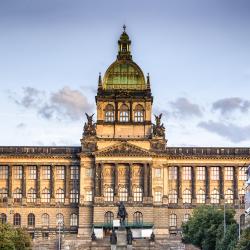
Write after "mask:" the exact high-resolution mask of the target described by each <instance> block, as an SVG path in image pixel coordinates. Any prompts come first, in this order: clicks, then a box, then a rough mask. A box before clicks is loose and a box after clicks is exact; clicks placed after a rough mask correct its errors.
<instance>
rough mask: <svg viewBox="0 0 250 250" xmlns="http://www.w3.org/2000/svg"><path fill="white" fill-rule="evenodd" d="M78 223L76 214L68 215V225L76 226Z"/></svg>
mask: <svg viewBox="0 0 250 250" xmlns="http://www.w3.org/2000/svg"><path fill="white" fill-rule="evenodd" d="M77 225H78V218H77V215H76V214H71V215H70V226H71V227H77Z"/></svg>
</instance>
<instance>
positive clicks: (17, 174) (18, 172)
mask: <svg viewBox="0 0 250 250" xmlns="http://www.w3.org/2000/svg"><path fill="white" fill-rule="evenodd" d="M13 173H14V179H16V180H21V179H22V177H23V167H22V166H14V167H13Z"/></svg>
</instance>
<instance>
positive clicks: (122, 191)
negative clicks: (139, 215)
mask: <svg viewBox="0 0 250 250" xmlns="http://www.w3.org/2000/svg"><path fill="white" fill-rule="evenodd" d="M119 198H120V201H127V200H128V189H127V188H125V187H122V188H120V189H119Z"/></svg>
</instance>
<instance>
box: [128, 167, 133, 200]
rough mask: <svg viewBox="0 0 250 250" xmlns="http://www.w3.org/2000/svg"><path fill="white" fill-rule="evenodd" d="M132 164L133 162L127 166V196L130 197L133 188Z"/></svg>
mask: <svg viewBox="0 0 250 250" xmlns="http://www.w3.org/2000/svg"><path fill="white" fill-rule="evenodd" d="M132 166H133V164H132V163H130V164H129V167H128V196H129V197H132V196H133V195H132V192H133V188H132V185H133V182H132Z"/></svg>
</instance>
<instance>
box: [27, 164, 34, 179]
mask: <svg viewBox="0 0 250 250" xmlns="http://www.w3.org/2000/svg"><path fill="white" fill-rule="evenodd" d="M28 176H29V177H28V178H29V179H30V180H35V179H36V166H29V167H28Z"/></svg>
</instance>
